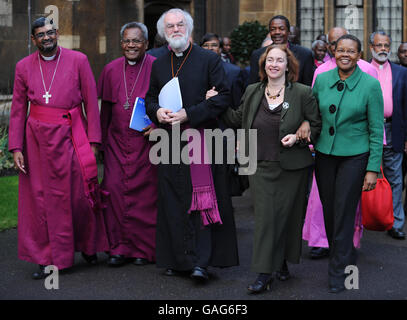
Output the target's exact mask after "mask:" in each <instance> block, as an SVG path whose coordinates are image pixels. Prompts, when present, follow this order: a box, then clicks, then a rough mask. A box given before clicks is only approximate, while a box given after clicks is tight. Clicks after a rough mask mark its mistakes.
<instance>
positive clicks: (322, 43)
mask: <svg viewBox="0 0 407 320" xmlns="http://www.w3.org/2000/svg"><path fill="white" fill-rule="evenodd" d="M318 44H320V45H321V46H324V47H325V42H324V41H322V40H315V41H314V42H313V43H312V45H311V49H312V50H314V49H315V47H316V46H317V45H318Z"/></svg>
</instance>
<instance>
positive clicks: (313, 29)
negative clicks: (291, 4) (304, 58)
mask: <svg viewBox="0 0 407 320" xmlns="http://www.w3.org/2000/svg"><path fill="white" fill-rule="evenodd" d="M297 8H298V9H297V26H298V27H299V28H300V30H301V45H303V46H305V47H308V48H311V44H312V42H313V41H314V40H315V39H316V38H317V37H318V36H319V35H320V34H323V33H324V0H299V1H297Z"/></svg>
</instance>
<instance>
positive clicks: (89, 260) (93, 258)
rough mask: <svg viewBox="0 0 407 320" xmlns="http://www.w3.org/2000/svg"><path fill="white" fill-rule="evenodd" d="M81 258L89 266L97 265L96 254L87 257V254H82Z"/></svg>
mask: <svg viewBox="0 0 407 320" xmlns="http://www.w3.org/2000/svg"><path fill="white" fill-rule="evenodd" d="M82 258H83V259H84V260H85V261H86V262H87V263H89V264H91V265H93V266H94V265H96V264H97V263H98V256H97V255H96V254H92V255H90V256H88V255H87V254H85V253H83V252H82Z"/></svg>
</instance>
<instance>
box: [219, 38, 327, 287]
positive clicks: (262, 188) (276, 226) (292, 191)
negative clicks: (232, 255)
mask: <svg viewBox="0 0 407 320" xmlns="http://www.w3.org/2000/svg"><path fill="white" fill-rule="evenodd" d="M259 66H260V72H259V73H260V77H261V82H259V83H255V84H252V85H250V86H248V87H247V89H246V91H245V93H244V96H243V97H242V100H241V105H240V107H239V109H238V110H236V111H234V110H232V109H228V111H227V112H226V113H225V114H224V117H223V120H224V121H225V122H226V124H228V125H229V126H231V127H235V128H243V129H257V170H256V172H255V174H254V175H252V176H249V181H250V188H251V194H252V195H253V198H254V199H253V200H254V212H255V231H254V244H253V256H252V270H253V271H255V272H256V273H258V276H257V279H256V280H255V282H254V283H253V284H251V285H250V286H249V287H248V290H249V293H260V292H263V291H265V290H266V289H269V288H270V284H271V282H272V280H273V273H274V272H277V274H276V275H277V278H278V279H280V280H286V279H288V278H289V276H290V274H289V272H288V267H287V263H286V261H288V262H291V263H299V259H300V255H301V241H302V240H301V230H302V221H303V217H304V215H305V210H306V194H307V185H308V172H309V171H308V167H309V166H311V165H312V164H313V158H312V155H311V152H310V150H309V148H308V146H307V143H299V142H300V141H299V139H298V138H297V136H296V132H297V129H298V128H299V127H300V126H301V124H302V123H303V122H304V121H308V122H309V126H310V128H311V130H310V135H308V136H307V137H306V140H308V141H307V142H312V143H315V141H316V139H317V137H318V135H319V133H320V130H321V121H320V116H319V110H318V106H317V102H316V100H315V98H314V96H313V94H312V90H311V88H310V87H308V86H305V85H302V84H299V83H297V82H296V80H297V78H298V62H297V60H296V59H295V57H294V55H293V54H292V52H291V51H290V50H289V49H288V48H287V47H286V46H285V45H271V46H269V47H268V48H267V50H266V51H265V53H264V54H263V55H262V56H261V58H260V61H259ZM246 132H248V130H246ZM245 140H246V141H248V139H245ZM246 150H248V148H246Z"/></svg>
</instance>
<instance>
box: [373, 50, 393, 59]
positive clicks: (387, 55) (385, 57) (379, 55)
mask: <svg viewBox="0 0 407 320" xmlns="http://www.w3.org/2000/svg"><path fill="white" fill-rule="evenodd" d="M370 51H371V52H372V56H373V58H375V59H376V60H377V61H380V62H386V61H387V60H388V59H389V57H390V52H380V53H385V54H386V55H385V56H384V55H382V54H379V53H377V52H376V51H374V49H370Z"/></svg>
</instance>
